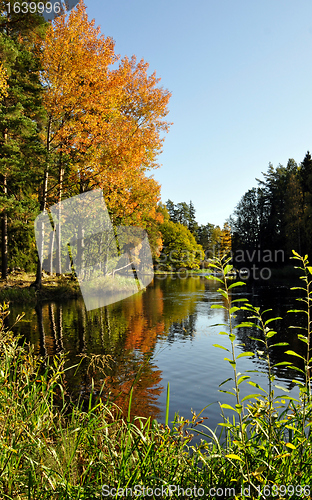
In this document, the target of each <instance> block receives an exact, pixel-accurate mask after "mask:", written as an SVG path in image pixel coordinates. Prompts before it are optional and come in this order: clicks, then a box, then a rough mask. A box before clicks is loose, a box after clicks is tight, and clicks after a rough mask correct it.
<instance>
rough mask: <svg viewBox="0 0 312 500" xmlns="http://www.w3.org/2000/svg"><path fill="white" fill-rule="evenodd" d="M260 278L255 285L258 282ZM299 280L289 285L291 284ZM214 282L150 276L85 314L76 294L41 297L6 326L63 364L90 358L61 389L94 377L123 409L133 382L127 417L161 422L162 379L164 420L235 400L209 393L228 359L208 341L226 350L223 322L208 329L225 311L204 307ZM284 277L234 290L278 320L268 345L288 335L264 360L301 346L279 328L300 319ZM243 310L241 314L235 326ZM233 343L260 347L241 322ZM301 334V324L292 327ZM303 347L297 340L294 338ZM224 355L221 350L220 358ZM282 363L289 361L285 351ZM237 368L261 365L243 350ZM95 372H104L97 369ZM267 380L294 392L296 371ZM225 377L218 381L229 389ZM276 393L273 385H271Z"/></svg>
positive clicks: (82, 386) (85, 387)
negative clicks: (140, 287) (62, 356)
mask: <svg viewBox="0 0 312 500" xmlns="http://www.w3.org/2000/svg"><path fill="white" fill-rule="evenodd" d="M262 283H264V282H262ZM291 285H298V283H293V282H292V283H291ZM218 287H219V284H218V282H216V281H208V280H207V279H206V278H205V277H203V276H193V277H187V278H184V279H181V278H178V277H175V276H167V277H164V276H161V277H155V279H154V281H153V283H152V284H151V285H149V286H148V288H147V289H146V291H145V292H140V293H138V294H136V295H133V296H132V297H129V298H126V299H124V300H122V301H120V302H118V303H115V304H111V305H109V306H106V307H103V308H101V309H96V310H94V311H89V312H87V311H86V309H85V307H84V303H83V300H82V299H78V300H77V299H76V300H68V301H66V302H64V303H46V304H44V305H43V306H42V307H37V308H36V309H31V308H27V307H26V308H25V306H24V307H20V306H18V305H14V304H12V307H11V314H10V322H11V324H12V323H13V320H14V318H15V317H16V316H17V314H19V313H21V312H22V311H25V316H24V318H23V319H22V320H21V321H20V322H19V323H18V324H17V325H16V326H15V327H14V331H15V332H18V333H20V334H22V335H24V336H26V338H27V339H28V340H29V341H30V342H31V343H32V344H34V346H35V350H36V352H38V353H41V354H42V355H45V354H48V355H51V354H54V353H58V352H67V353H69V354H68V357H69V358H68V365H73V364H75V363H77V362H79V360H80V359H81V358H80V357H78V356H79V355H80V354H82V355H85V356H89V357H90V356H91V354H95V355H97V357H96V359H95V364H93V365H91V366H89V369H88V365H89V364H90V363H89V361H88V358H86V359H85V361H84V362H83V363H82V364H81V366H80V368H79V370H78V371H77V373H74V372H75V370H74V369H72V370H69V371H68V372H67V380H68V388H69V390H70V391H72V392H74V394H75V395H78V394H82V395H83V396H84V397H86V398H87V396H88V393H89V391H90V387H91V379H92V378H93V379H94V385H95V389H96V390H99V388H100V386H101V385H102V383H103V380H105V384H106V385H105V387H106V392H107V394H108V393H110V394H111V399H114V400H115V402H116V403H117V404H118V405H119V406H120V407H123V408H125V407H126V406H127V396H128V394H129V391H130V389H131V386H132V384H133V382H134V380H135V379H137V381H136V383H135V386H134V393H133V400H132V410H133V414H137V415H140V416H145V417H147V416H152V418H157V419H158V420H160V421H162V422H164V420H165V405H166V392H167V384H168V382H169V383H170V413H169V417H170V420H172V419H173V417H174V414H175V412H179V413H180V415H183V416H184V417H185V418H190V417H191V408H192V409H193V410H195V411H196V413H198V412H200V411H201V410H202V408H203V407H204V406H206V405H209V404H210V403H214V402H217V401H221V402H222V403H228V404H232V405H234V404H235V401H234V398H233V397H232V396H229V395H228V394H224V393H220V392H218V388H219V387H218V385H219V384H220V383H221V382H222V381H223V380H225V379H227V378H228V377H231V376H232V374H233V372H232V368H231V366H230V364H229V363H228V361H224V357H227V355H228V354H229V353H227V352H226V351H224V350H221V349H219V348H216V347H213V344H216V343H218V344H221V345H224V346H226V347H229V345H230V343H229V340H228V338H227V337H226V336H224V335H222V336H221V335H219V331H220V330H226V331H228V330H227V328H226V327H217V326H212V325H215V324H216V323H225V322H226V317H225V311H224V310H222V309H211V305H212V304H222V297H221V296H220V294H219V293H218V292H217V289H218ZM289 287H290V284H288V283H287V282H286V281H285V282H283V283H279V284H277V283H273V282H272V281H270V283H269V284H268V283H267V282H266V283H264V284H263V285H262V286H260V285H259V284H258V283H255V284H254V285H253V286H252V285H246V286H244V287H238V288H235V289H233V290H235V291H236V293H235V294H234V293H233V295H232V299H234V298H239V297H246V298H248V299H249V300H250V302H251V303H252V304H253V305H256V306H260V307H261V309H268V308H272V309H273V311H272V313H268V316H267V318H268V317H269V315H270V314H272V315H273V317H275V316H282V317H285V316H286V319H284V320H283V321H277V322H276V324H275V327H276V329H277V331H278V335H276V336H275V337H274V342H272V343H276V342H281V341H287V342H289V343H290V346H289V347H286V348H275V349H274V350H273V356H272V361H273V362H274V363H277V362H279V361H284V360H285V359H284V358H285V357H283V356H282V354H283V351H284V350H286V349H294V350H297V352H300V350H301V349H302V348H303V345H304V344H303V343H302V342H298V340H297V339H296V331H295V330H292V329H288V326H289V325H290V324H298V321H300V316H302V315H300V314H299V315H297V316H298V317H297V318H296V317H295V316H296V315H295V314H292V315H291V314H288V315H286V311H287V310H288V309H290V308H293V307H294V306H295V307H296V308H298V306H300V303H299V302H297V303H296V302H295V297H296V292H294V291H290V290H289ZM243 319H244V317H243V316H242V313H240V315H239V317H237V319H236V320H235V321H237V323H238V322H239V321H241V320H243ZM236 332H238V342H239V343H245V347H237V349H236V351H237V354H239V353H240V352H243V351H253V352H256V349H257V348H258V349H261V344H260V343H258V344H257V342H256V341H254V340H250V339H249V337H248V336H250V335H251V336H258V332H257V331H256V332H255V331H252V330H251V329H247V328H240V329H238V330H236ZM301 333H302V331H301ZM300 344H302V345H300ZM103 355H106V356H107V355H109V366H105V367H104V368H101V362H102V361H103V359H104V357H103ZM229 357H230V356H229ZM287 360H290V361H294V359H291V358H290V357H288V358H287ZM237 369H238V371H240V372H244V371H245V370H257V369H258V370H263V369H265V365H264V364H263V362H262V361H260V360H259V358H258V356H255V357H254V358H250V357H242V358H240V359H239V360H238V362H237ZM103 370H104V372H103ZM250 375H251V376H252V380H254V381H255V382H257V383H259V384H260V385H261V384H262V386H263V387H264V388H267V379H266V378H265V376H264V375H263V374H260V373H250ZM277 376H278V380H277V382H276V383H278V384H279V385H282V386H283V387H285V388H288V389H289V390H291V393H292V394H293V395H294V396H297V394H298V391H297V388H296V386H294V383H293V382H292V380H293V379H294V377H296V376H297V374H296V372H295V371H294V370H289V369H286V368H284V367H280V368H279V370H278V371H277ZM231 387H232V382H229V383H228V384H226V385H224V386H222V389H227V390H231ZM240 388H241V396H242V397H244V396H245V395H247V394H249V393H254V392H257V391H255V388H254V387H251V386H250V385H248V384H246V383H242V384H241V385H240ZM277 393H279V394H280V393H281V391H277ZM204 415H205V416H207V417H209V420H207V421H206V423H207V425H209V426H210V427H211V428H213V429H215V428H216V426H217V424H218V422H220V421H222V420H221V418H220V407H219V405H218V404H217V403H215V404H212V405H211V406H209V407H208V408H207V409H206V410H205V412H204Z"/></svg>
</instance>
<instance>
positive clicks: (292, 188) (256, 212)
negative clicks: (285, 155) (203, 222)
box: [228, 151, 312, 268]
mask: <svg viewBox="0 0 312 500" xmlns="http://www.w3.org/2000/svg"><path fill="white" fill-rule="evenodd" d="M262 175H263V177H264V179H263V180H260V179H256V180H257V182H258V186H257V187H253V188H251V189H249V190H248V191H247V192H246V193H245V194H244V195H243V196H242V198H241V200H240V201H239V203H238V204H237V206H236V208H235V210H234V213H233V215H232V216H231V217H230V218H229V220H228V223H229V225H230V227H231V234H232V252H233V263H234V265H235V266H236V267H238V268H241V267H250V266H251V264H257V263H262V264H266V265H268V266H269V267H274V266H275V267H276V266H283V265H285V264H288V263H289V257H290V256H291V255H292V249H294V250H296V251H297V252H298V253H299V254H300V255H305V254H311V251H312V158H311V155H310V152H309V151H308V152H307V153H306V155H305V157H304V159H303V161H302V162H301V163H299V164H297V163H296V162H295V160H294V159H292V158H291V159H289V160H288V163H287V166H286V167H285V166H283V165H281V164H279V165H278V166H277V167H276V168H274V167H273V165H272V164H271V163H270V164H269V167H268V170H267V172H262Z"/></svg>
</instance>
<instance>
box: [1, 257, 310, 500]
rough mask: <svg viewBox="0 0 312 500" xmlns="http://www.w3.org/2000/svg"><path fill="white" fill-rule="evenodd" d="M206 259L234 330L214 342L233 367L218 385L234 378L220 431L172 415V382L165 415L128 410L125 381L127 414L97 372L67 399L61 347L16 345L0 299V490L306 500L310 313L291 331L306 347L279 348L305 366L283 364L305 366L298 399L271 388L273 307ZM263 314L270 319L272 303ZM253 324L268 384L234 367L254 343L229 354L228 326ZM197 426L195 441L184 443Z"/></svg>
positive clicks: (14, 495)
mask: <svg viewBox="0 0 312 500" xmlns="http://www.w3.org/2000/svg"><path fill="white" fill-rule="evenodd" d="M298 259H299V257H298ZM214 266H215V267H217V269H218V270H219V271H220V273H221V274H222V273H223V274H222V278H218V280H219V281H220V282H221V285H222V286H221V288H220V294H221V297H222V300H223V305H220V304H214V308H223V309H224V310H225V311H226V314H227V315H228V329H229V332H230V333H225V332H223V331H222V332H220V333H221V334H222V335H225V336H227V338H228V341H229V343H228V346H229V348H227V347H223V346H220V345H219V344H216V345H215V347H217V348H221V349H224V350H226V351H228V353H227V354H226V355H227V356H229V358H224V359H225V360H226V361H228V362H229V363H230V365H231V367H232V369H233V376H232V378H230V379H227V380H226V381H224V382H222V383H221V384H220V387H221V386H222V390H221V389H220V392H224V390H223V389H224V387H226V385H224V384H226V383H228V382H229V381H230V380H231V381H232V384H233V385H234V387H233V388H232V391H233V392H230V391H228V390H226V391H225V392H227V393H229V394H232V396H233V399H234V404H233V406H230V405H228V404H221V403H219V404H220V410H221V415H220V423H219V431H220V432H219V433H218V432H217V430H214V429H210V428H209V427H208V426H207V425H206V424H205V421H204V419H202V418H201V415H200V414H198V415H195V414H194V413H193V418H192V420H185V419H184V418H183V417H182V416H178V415H176V416H175V419H174V421H173V422H169V421H168V415H169V400H170V391H169V384H168V390H167V404H166V416H165V425H162V424H160V423H159V422H157V421H155V420H153V421H152V420H151V418H142V417H131V411H130V410H131V400H132V388H131V389H130V392H129V394H128V401H129V406H128V408H129V409H128V413H127V414H123V415H122V414H121V413H120V411H119V410H118V408H117V407H116V406H115V405H114V403H113V402H112V401H108V400H106V399H105V400H104V399H103V398H102V391H103V389H104V386H105V382H104V384H103V388H102V389H101V390H100V391H99V392H95V390H94V386H93V383H91V384H90V393H89V398H88V402H87V404H85V401H84V402H79V401H73V400H72V399H71V396H70V394H68V392H67V387H66V379H65V371H66V370H65V357H64V356H63V355H62V354H61V355H58V356H54V357H51V358H39V357H38V356H35V355H34V353H33V350H32V349H31V348H30V347H29V346H25V345H24V346H22V345H21V344H20V342H19V339H17V338H15V337H14V336H13V334H11V333H10V332H8V331H7V330H6V329H5V328H4V321H5V317H6V315H7V314H8V307H7V306H6V305H4V306H0V436H1V447H0V498H4V499H7V500H13V499H16V500H26V499H28V500H29V499H33V500H35V499H40V500H44V499H55V500H65V499H66V500H74V499H75V500H78V499H84V500H87V499H88V500H92V499H100V498H103V497H107V498H120V497H122V498H133V496H136V497H138V498H142V499H147V498H153V499H156V498H161V499H163V498H170V497H171V498H183V499H185V498H196V497H205V498H229V499H232V500H234V499H235V500H238V499H242V500H250V499H254V500H257V499H259V500H260V499H262V498H285V497H286V498H291V499H293V500H297V499H298V500H299V499H302V498H306V499H308V500H309V499H310V500H311V498H312V487H310V480H311V475H312V451H311V449H312V432H311V422H312V394H311V377H310V370H309V367H310V364H309V363H310V354H311V353H310V351H311V348H310V341H311V321H310V320H309V321H308V323H307V327H306V329H305V330H302V328H301V329H300V330H299V332H305V335H302V334H301V333H300V334H298V339H299V340H301V341H303V342H304V343H305V344H306V346H307V353H306V355H305V356H302V355H300V356H299V355H298V354H296V353H295V352H294V351H285V357H286V359H287V353H288V355H289V354H290V355H292V356H295V359H296V358H298V357H299V358H301V360H300V363H301V365H300V366H301V368H299V366H295V365H294V364H292V363H291V362H290V361H284V362H282V363H279V364H284V365H286V364H287V365H288V366H290V367H293V368H294V369H296V370H297V371H298V370H299V372H301V380H298V379H297V382H296V383H297V384H298V385H299V389H300V392H299V398H298V399H294V398H292V397H290V396H287V395H285V396H275V395H274V385H275V384H274V378H275V376H274V368H275V367H274V366H272V365H271V364H270V357H269V350H270V349H271V348H274V346H275V345H278V346H281V345H286V344H287V343H277V344H272V337H273V336H274V335H276V332H275V331H274V330H273V329H272V328H271V325H272V321H274V320H275V319H278V318H274V317H269V318H268V319H264V318H263V316H262V313H261V311H260V309H259V308H254V307H253V306H252V305H250V304H249V303H248V300H247V299H236V302H235V301H232V300H231V297H230V295H231V293H229V292H230V290H231V288H233V286H241V284H240V283H233V281H232V280H229V281H227V275H228V273H229V272H230V271H231V266H230V265H228V264H227V263H226V262H225V263H220V262H216V263H215V264H214ZM301 269H302V271H303V277H304V283H303V286H305V288H306V297H307V299H306V300H307V302H306V305H307V307H308V310H309V308H310V306H311V305H312V302H311V301H312V291H310V288H311V287H312V279H311V278H312V267H310V266H309V265H308V261H307V259H302V268H301ZM212 279H215V278H212ZM234 302H235V303H236V304H238V305H233V303H234ZM300 305H301V307H302V304H300ZM304 307H305V305H303V311H304ZM237 310H245V311H246V313H248V314H251V316H248V317H247V321H245V322H243V323H241V324H240V325H236V324H235V323H233V318H234V317H235V313H236V311H237ZM263 314H264V316H265V318H267V314H268V311H266V312H264V313H263ZM251 318H253V319H252V323H251V321H250V320H251ZM234 325H235V326H234ZM252 325H257V328H258V329H259V333H258V337H257V339H254V340H257V342H258V343H259V349H260V348H261V349H262V351H258V353H260V354H259V355H261V356H262V359H263V360H264V361H265V362H266V366H267V369H266V372H267V376H268V386H267V388H265V389H263V388H261V387H260V386H259V385H258V384H256V383H254V382H252V381H251V378H250V376H249V374H248V375H247V374H244V373H243V374H242V373H240V372H238V371H237V369H239V364H240V361H239V358H240V357H242V356H253V355H254V353H250V352H245V351H243V352H242V351H241V350H239V352H240V354H236V346H237V345H238V344H236V343H235V341H236V334H235V332H236V330H235V328H249V327H251V326H252ZM269 325H270V326H269ZM222 329H224V326H223V327H222ZM223 338H224V337H223ZM274 341H275V340H274ZM293 359H294V358H293ZM276 366H278V365H276ZM253 371H254V370H253ZM135 382H136V380H134V382H133V385H134V384H135ZM241 383H249V384H251V385H252V388H251V391H252V392H254V391H257V394H250V396H247V397H245V398H243V399H240V394H239V393H240V389H239V387H240V384H241ZM276 387H277V388H279V389H280V386H278V385H276ZM259 391H260V393H259ZM235 402H236V404H235ZM226 410H231V411H232V412H233V418H229V417H227V416H226V415H225V413H224V412H225V411H226ZM195 433H197V434H199V435H200V436H201V437H202V440H201V442H200V443H199V444H195V445H192V440H191V439H192V435H193V434H195ZM103 488H104V489H103ZM224 488H227V492H226V494H225V493H224V492H225V490H224ZM217 490H218V491H219V493H218V494H217V496H216V491H217ZM212 491H214V493H212ZM134 492H139V493H140V494H138V495H135V493H134ZM178 492H179V494H178ZM170 493H171V494H170Z"/></svg>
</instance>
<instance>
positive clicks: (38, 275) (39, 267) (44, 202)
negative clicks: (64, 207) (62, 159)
mask: <svg viewBox="0 0 312 500" xmlns="http://www.w3.org/2000/svg"><path fill="white" fill-rule="evenodd" d="M50 129H51V116H50V117H49V122H48V131H47V152H48V154H49V151H50ZM48 179H49V159H48V163H47V165H46V168H45V171H44V178H43V185H42V198H41V203H40V210H41V212H43V211H44V210H45V209H46V206H47V193H48ZM40 231H41V234H42V239H41V240H42V244H41V248H39V249H38V263H37V273H36V280H35V282H34V283H32V284H31V285H30V286H31V287H35V288H37V289H40V288H41V286H42V264H41V262H42V256H43V245H44V224H43V223H42V224H41V228H40Z"/></svg>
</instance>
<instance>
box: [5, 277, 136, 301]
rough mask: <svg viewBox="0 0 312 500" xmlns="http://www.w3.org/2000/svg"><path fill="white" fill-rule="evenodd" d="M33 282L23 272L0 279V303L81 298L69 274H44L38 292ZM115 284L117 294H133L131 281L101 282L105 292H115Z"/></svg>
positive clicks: (116, 279) (111, 280) (121, 278)
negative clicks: (125, 292) (33, 286)
mask: <svg viewBox="0 0 312 500" xmlns="http://www.w3.org/2000/svg"><path fill="white" fill-rule="evenodd" d="M34 281H35V274H33V273H25V272H15V273H11V274H10V275H9V276H8V279H7V280H3V279H0V302H10V303H14V302H20V303H30V304H36V302H39V301H42V302H44V301H60V300H61V301H63V300H67V299H75V298H79V297H81V296H82V295H81V291H80V286H79V283H78V280H77V279H76V278H75V277H74V276H72V275H71V274H67V275H65V274H62V275H61V276H56V275H47V274H45V273H44V275H43V278H42V288H41V289H40V290H36V289H34V288H32V287H30V285H31V284H32V283H34ZM116 283H118V287H117V290H118V292H123V291H127V290H129V291H133V290H134V292H135V289H134V285H133V280H130V279H129V278H127V277H120V276H116V277H115V278H112V276H108V277H107V278H106V279H105V280H104V281H103V286H105V290H106V292H110V291H114V290H116Z"/></svg>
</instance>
